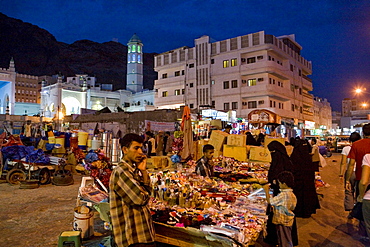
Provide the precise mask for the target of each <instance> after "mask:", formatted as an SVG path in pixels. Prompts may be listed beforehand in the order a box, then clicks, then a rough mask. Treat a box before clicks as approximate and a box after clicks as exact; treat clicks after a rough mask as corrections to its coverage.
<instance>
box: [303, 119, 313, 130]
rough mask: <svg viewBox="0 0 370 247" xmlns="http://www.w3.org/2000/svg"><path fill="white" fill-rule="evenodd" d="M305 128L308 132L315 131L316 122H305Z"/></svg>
mask: <svg viewBox="0 0 370 247" xmlns="http://www.w3.org/2000/svg"><path fill="white" fill-rule="evenodd" d="M304 128H305V129H308V130H313V129H315V122H312V121H305V122H304Z"/></svg>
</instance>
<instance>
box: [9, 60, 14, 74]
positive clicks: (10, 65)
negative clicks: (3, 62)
mask: <svg viewBox="0 0 370 247" xmlns="http://www.w3.org/2000/svg"><path fill="white" fill-rule="evenodd" d="M9 71H11V72H14V71H15V65H14V59H13V57H12V58H11V59H10V63H9Z"/></svg>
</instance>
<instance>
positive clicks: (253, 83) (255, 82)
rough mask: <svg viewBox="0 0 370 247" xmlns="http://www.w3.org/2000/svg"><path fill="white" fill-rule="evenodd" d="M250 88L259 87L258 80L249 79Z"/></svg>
mask: <svg viewBox="0 0 370 247" xmlns="http://www.w3.org/2000/svg"><path fill="white" fill-rule="evenodd" d="M247 82H248V86H249V87H250V86H256V85H257V81H256V79H249V80H248V81H247Z"/></svg>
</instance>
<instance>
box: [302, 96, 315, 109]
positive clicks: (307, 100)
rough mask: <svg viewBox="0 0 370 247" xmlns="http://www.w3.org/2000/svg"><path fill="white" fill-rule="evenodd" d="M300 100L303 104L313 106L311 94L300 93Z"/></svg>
mask: <svg viewBox="0 0 370 247" xmlns="http://www.w3.org/2000/svg"><path fill="white" fill-rule="evenodd" d="M302 96H303V97H302V99H303V104H306V105H309V106H313V96H312V94H308V93H302Z"/></svg>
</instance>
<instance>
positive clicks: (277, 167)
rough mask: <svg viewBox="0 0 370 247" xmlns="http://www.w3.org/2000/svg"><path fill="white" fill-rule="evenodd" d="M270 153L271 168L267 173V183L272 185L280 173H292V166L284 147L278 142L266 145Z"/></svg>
mask: <svg viewBox="0 0 370 247" xmlns="http://www.w3.org/2000/svg"><path fill="white" fill-rule="evenodd" d="M267 148H268V149H269V150H270V152H271V159H272V160H271V166H270V169H269V171H268V181H269V183H272V182H273V180H274V179H276V177H277V176H278V175H279V173H281V172H282V171H290V172H291V171H293V164H292V162H291V160H290V158H289V156H288V153H287V151H286V149H285V146H284V145H283V144H281V143H280V142H278V141H272V142H270V143H269V144H268V145H267Z"/></svg>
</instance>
